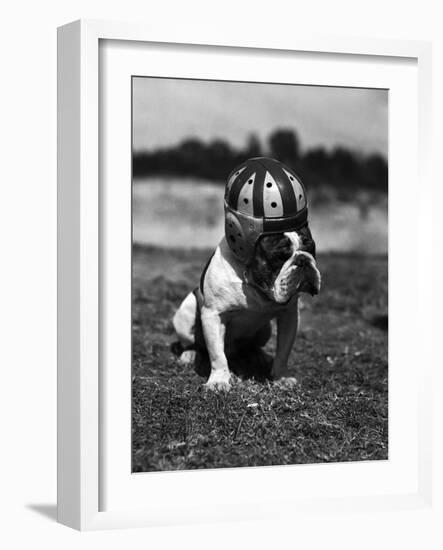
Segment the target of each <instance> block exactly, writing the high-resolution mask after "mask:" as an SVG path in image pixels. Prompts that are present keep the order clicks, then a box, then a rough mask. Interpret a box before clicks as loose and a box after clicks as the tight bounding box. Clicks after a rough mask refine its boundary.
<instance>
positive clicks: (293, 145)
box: [133, 129, 388, 198]
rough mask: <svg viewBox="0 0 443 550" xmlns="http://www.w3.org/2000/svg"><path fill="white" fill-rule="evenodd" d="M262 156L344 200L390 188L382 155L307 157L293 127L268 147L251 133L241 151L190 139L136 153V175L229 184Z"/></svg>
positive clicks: (315, 152) (339, 152)
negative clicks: (354, 194)
mask: <svg viewBox="0 0 443 550" xmlns="http://www.w3.org/2000/svg"><path fill="white" fill-rule="evenodd" d="M259 156H271V157H274V158H276V159H278V160H280V161H281V162H283V163H284V164H286V165H288V166H289V167H291V168H292V169H293V170H295V172H296V173H297V174H299V175H300V177H301V178H302V180H303V181H304V182H305V183H306V185H307V187H308V188H309V189H311V190H314V189H316V188H317V189H318V190H320V189H325V188H334V189H335V191H336V193H337V195H338V196H341V197H342V198H350V195H351V194H352V192H355V191H357V190H359V191H360V190H367V191H378V192H382V193H387V190H388V165H387V162H386V159H385V158H384V157H383V156H382V155H379V154H372V155H362V154H359V153H355V152H353V151H351V150H349V149H347V148H344V147H336V148H335V149H333V150H331V151H329V150H327V149H325V148H324V147H316V148H313V149H309V150H307V151H306V152H304V153H303V152H302V151H301V148H300V142H299V139H298V136H297V134H296V132H295V131H294V130H292V129H278V130H276V131H275V132H273V133H272V134H271V135H270V136H269V139H268V147H267V148H263V146H262V144H261V143H260V141H259V139H258V138H257V137H256V136H255V135H251V136H250V138H249V140H248V142H247V144H246V147H245V148H244V149H236V148H234V147H232V145H230V144H229V143H227V142H226V141H224V140H221V139H217V140H214V141H212V142H210V143H204V142H202V141H200V140H199V139H197V138H191V139H187V140H185V141H183V142H181V143H180V144H179V145H177V146H175V147H169V148H167V149H166V148H165V149H156V150H154V151H142V152H136V153H134V155H133V175H134V177H146V176H156V175H167V176H180V177H184V176H187V177H195V178H200V179H206V180H213V181H216V182H220V183H225V181H226V178H227V176H228V174H229V173H230V172H231V170H232V169H233V168H235V167H236V166H237V165H238V164H241V163H242V162H243V161H245V160H246V159H248V158H251V157H259Z"/></svg>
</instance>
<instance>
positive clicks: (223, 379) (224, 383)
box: [205, 372, 231, 391]
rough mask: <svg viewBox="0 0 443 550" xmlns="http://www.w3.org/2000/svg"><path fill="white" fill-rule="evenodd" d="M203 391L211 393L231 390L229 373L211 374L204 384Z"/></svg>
mask: <svg viewBox="0 0 443 550" xmlns="http://www.w3.org/2000/svg"><path fill="white" fill-rule="evenodd" d="M205 389H207V390H211V391H229V390H230V389H231V375H230V373H229V372H227V373H225V372H222V373H220V374H219V373H213V374H211V376H210V377H209V378H208V381H207V382H206V384H205Z"/></svg>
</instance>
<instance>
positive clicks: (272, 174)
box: [225, 157, 308, 265]
mask: <svg viewBox="0 0 443 550" xmlns="http://www.w3.org/2000/svg"><path fill="white" fill-rule="evenodd" d="M307 221H308V207H307V199H306V191H305V188H304V186H303V183H302V182H301V180H300V178H299V177H298V176H297V175H296V174H295V173H294V172H293V171H292V170H291V169H289V168H288V167H287V166H285V165H284V164H282V163H281V162H279V161H277V160H274V159H272V158H267V157H256V158H251V159H249V160H247V161H246V162H244V163H243V164H241V165H240V166H238V167H237V168H235V169H234V170H233V171H232V172H231V174H230V175H229V177H228V182H227V184H226V191H225V235H226V240H227V242H228V245H229V247H230V249H231V250H232V252H233V253H234V254H235V256H236V257H237V258H238V259H239V260H241V261H242V262H243V263H244V264H246V265H248V264H249V263H250V262H251V261H252V258H253V257H254V251H255V245H256V244H257V241H258V239H259V238H260V237H262V236H263V235H270V234H272V233H284V232H285V231H297V230H298V229H301V228H302V227H304V226H305V225H306V224H307Z"/></svg>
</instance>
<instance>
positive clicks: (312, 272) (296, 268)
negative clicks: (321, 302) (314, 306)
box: [272, 252, 321, 304]
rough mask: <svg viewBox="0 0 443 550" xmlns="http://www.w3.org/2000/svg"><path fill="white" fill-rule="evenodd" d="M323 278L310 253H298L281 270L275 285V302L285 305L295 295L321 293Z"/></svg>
mask: <svg viewBox="0 0 443 550" xmlns="http://www.w3.org/2000/svg"><path fill="white" fill-rule="evenodd" d="M320 285H321V277H320V272H319V271H318V269H317V266H316V263H315V260H314V258H313V256H312V255H311V254H309V253H308V252H298V253H297V254H296V255H295V256H294V257H293V258H291V260H289V261H288V262H287V263H286V264H285V265H284V266H283V267H282V269H281V271H280V273H279V275H278V277H277V279H276V280H275V282H274V285H273V289H272V290H273V297H274V300H275V301H276V302H277V303H279V304H283V303H285V302H287V301H289V300H290V299H291V298H292V297H293V296H294V295H295V294H300V293H301V292H306V293H308V294H311V296H314V295H316V294H318V293H319V292H320Z"/></svg>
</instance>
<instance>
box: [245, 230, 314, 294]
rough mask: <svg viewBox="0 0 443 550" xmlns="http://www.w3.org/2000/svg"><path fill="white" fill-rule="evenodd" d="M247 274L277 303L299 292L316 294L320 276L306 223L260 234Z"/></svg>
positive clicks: (312, 242)
mask: <svg viewBox="0 0 443 550" xmlns="http://www.w3.org/2000/svg"><path fill="white" fill-rule="evenodd" d="M249 276H250V277H251V278H252V279H253V281H254V284H255V285H257V286H258V287H259V288H260V289H261V290H262V291H263V292H264V293H265V294H266V295H267V296H269V297H270V298H271V299H272V300H274V301H275V302H277V303H280V304H282V303H285V302H287V301H288V300H290V299H291V298H292V296H294V295H295V294H299V293H300V292H307V293H309V294H311V295H312V296H313V295H315V294H318V292H319V290H320V283H321V278H320V272H319V271H318V269H317V266H316V262H315V242H314V240H313V238H312V235H311V232H310V230H309V227H308V226H307V225H306V226H305V227H303V228H302V229H300V230H299V231H291V232H287V233H277V234H274V235H265V236H264V237H262V238H261V239H260V240H259V241H258V243H257V246H256V249H255V255H254V259H253V261H252V263H251V265H250V267H249Z"/></svg>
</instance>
